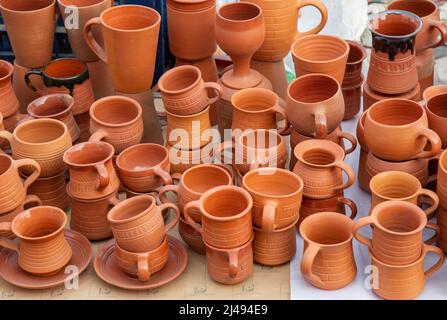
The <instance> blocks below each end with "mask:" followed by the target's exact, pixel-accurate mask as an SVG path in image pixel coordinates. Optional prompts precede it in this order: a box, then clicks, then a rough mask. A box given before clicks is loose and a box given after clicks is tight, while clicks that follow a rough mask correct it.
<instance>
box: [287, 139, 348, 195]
mask: <svg viewBox="0 0 447 320" xmlns="http://www.w3.org/2000/svg"><path fill="white" fill-rule="evenodd" d="M293 153H294V154H295V157H296V159H297V162H296V164H295V167H294V168H293V172H294V173H295V174H297V175H298V176H299V177H300V178H301V179H303V182H304V189H303V196H305V197H308V198H312V199H327V198H330V197H333V196H335V195H337V193H338V192H339V191H342V190H344V189H346V188H348V187H350V186H351V185H352V184H353V183H354V180H355V173H354V171H353V170H352V169H351V167H350V166H349V165H347V164H346V163H345V162H343V159H344V157H345V152H344V150H343V149H342V147H340V146H339V145H338V144H336V143H334V142H332V141H328V140H317V139H314V140H307V141H303V142H301V143H299V144H298V145H297V146H296V147H295V149H294V150H293ZM342 171H344V172H345V173H346V175H347V181H346V182H343V175H342Z"/></svg>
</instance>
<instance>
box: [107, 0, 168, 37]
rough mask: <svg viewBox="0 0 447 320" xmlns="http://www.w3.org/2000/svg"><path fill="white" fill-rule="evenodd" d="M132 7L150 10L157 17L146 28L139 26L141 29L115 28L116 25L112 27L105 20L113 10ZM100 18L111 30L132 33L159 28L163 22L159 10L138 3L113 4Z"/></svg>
mask: <svg viewBox="0 0 447 320" xmlns="http://www.w3.org/2000/svg"><path fill="white" fill-rule="evenodd" d="M130 7H131V8H134V9H140V10H143V11H146V12H150V13H151V14H155V16H156V17H157V19H156V21H155V22H154V23H153V24H151V25H150V26H147V27H144V28H139V29H131V30H126V29H119V28H115V27H112V26H111V25H110V24H108V23H106V22H105V20H104V16H105V15H106V14H107V13H109V12H111V11H112V10H125V9H126V8H130ZM99 20H100V21H101V25H103V26H104V27H106V28H108V29H110V30H113V31H116V32H123V33H132V32H141V31H147V30H151V29H155V28H157V27H158V26H159V25H160V23H161V16H160V14H159V13H158V11H157V10H155V9H152V8H150V7H146V6H142V5H137V4H124V5H119V6H113V7H110V8H107V9H106V10H104V11H103V12H102V13H101V15H100V16H99Z"/></svg>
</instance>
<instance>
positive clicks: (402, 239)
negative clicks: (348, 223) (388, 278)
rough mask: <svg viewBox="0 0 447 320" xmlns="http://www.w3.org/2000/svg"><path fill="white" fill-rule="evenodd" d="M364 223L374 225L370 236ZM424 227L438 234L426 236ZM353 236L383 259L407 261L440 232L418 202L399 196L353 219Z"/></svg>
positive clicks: (408, 262) (397, 263)
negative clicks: (407, 200)
mask: <svg viewBox="0 0 447 320" xmlns="http://www.w3.org/2000/svg"><path fill="white" fill-rule="evenodd" d="M365 226H373V228H372V236H371V238H367V237H365V236H363V235H361V234H360V233H359V230H360V229H361V228H363V227H365ZM424 228H428V229H432V230H434V231H435V234H434V235H433V236H432V237H431V238H429V239H428V240H425V241H424V240H423V230H424ZM352 230H353V233H354V237H355V238H356V239H357V240H358V241H359V242H360V243H362V244H364V245H365V246H367V247H368V248H369V250H370V251H371V253H372V254H373V255H374V257H376V258H377V259H379V260H380V261H381V262H383V263H389V264H392V265H406V264H410V263H413V262H415V261H416V260H417V259H418V258H419V257H420V256H421V253H422V244H423V243H424V242H425V243H428V244H430V243H433V242H435V241H436V238H437V237H438V235H439V228H438V226H437V225H435V224H433V223H431V222H428V223H427V215H426V214H425V212H424V211H423V210H422V209H420V208H419V207H418V206H416V205H414V204H412V203H409V202H405V201H400V200H391V201H386V202H382V203H379V204H378V205H376V206H375V207H374V208H373V209H372V211H371V214H370V215H369V216H367V217H364V218H360V219H359V220H357V221H355V222H354V225H353V227H352Z"/></svg>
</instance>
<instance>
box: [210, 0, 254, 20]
mask: <svg viewBox="0 0 447 320" xmlns="http://www.w3.org/2000/svg"><path fill="white" fill-rule="evenodd" d="M229 6H233V7H240V6H243V7H255V8H256V9H257V10H258V14H257V15H256V16H254V17H252V18H250V19H244V20H234V19H228V18H226V17H224V16H222V14H221V10H222V8H226V7H229ZM216 15H217V17H218V18H219V19H221V20H222V21H225V22H227V23H237V24H241V23H244V24H245V23H247V22H251V21H256V20H257V19H259V18H260V17H262V9H261V7H260V6H258V5H257V4H254V3H251V2H230V3H225V4H223V5H222V6H221V7H220V8H219V9H217V10H216Z"/></svg>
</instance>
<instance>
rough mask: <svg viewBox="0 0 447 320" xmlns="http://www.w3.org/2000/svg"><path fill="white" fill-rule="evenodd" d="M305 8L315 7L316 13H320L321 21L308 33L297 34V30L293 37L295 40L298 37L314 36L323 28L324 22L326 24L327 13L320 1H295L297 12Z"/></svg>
mask: <svg viewBox="0 0 447 320" xmlns="http://www.w3.org/2000/svg"><path fill="white" fill-rule="evenodd" d="M306 6H312V7H315V8H316V9H317V10H318V11H320V14H321V21H320V23H319V24H318V26H316V27H315V28H313V29H310V30H309V31H306V32H299V30H297V34H296V35H295V40H296V39H298V38H299V37H304V36H307V35H309V34H316V33H318V32H320V31H321V29H323V28H324V26H325V25H326V22H327V18H328V12H327V8H326V6H325V5H324V3H323V2H321V1H320V0H297V10H299V9H301V8H303V7H306Z"/></svg>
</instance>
